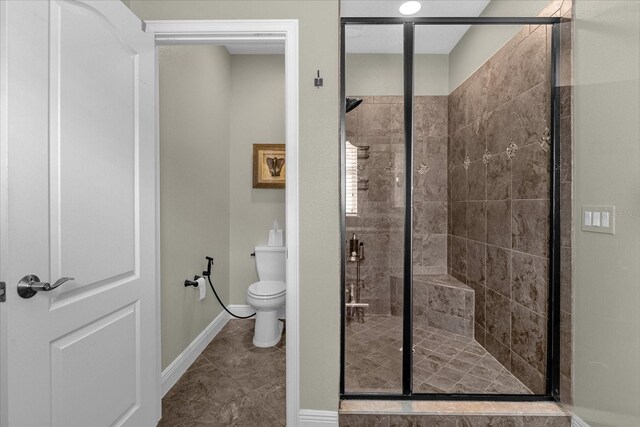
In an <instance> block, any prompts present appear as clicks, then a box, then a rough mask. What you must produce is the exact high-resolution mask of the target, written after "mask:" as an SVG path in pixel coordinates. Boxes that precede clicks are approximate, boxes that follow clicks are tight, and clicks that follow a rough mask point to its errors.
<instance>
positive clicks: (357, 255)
mask: <svg viewBox="0 0 640 427" xmlns="http://www.w3.org/2000/svg"><path fill="white" fill-rule="evenodd" d="M348 255H349V256H348V258H347V260H348V261H349V262H355V263H356V280H355V282H351V283H349V284H348V285H347V289H346V290H345V291H346V295H345V296H346V303H345V306H346V309H347V313H346V316H347V319H348V320H352V319H356V320H357V321H358V322H360V323H364V309H365V308H369V304H368V303H363V302H360V291H361V290H362V289H364V281H362V280H361V279H360V263H361V262H362V261H364V260H365V256H364V243H362V242H360V241H359V240H358V237H357V236H356V235H355V234H354V235H353V236H352V237H351V239H350V240H349V254H348Z"/></svg>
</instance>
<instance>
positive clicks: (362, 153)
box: [358, 145, 371, 160]
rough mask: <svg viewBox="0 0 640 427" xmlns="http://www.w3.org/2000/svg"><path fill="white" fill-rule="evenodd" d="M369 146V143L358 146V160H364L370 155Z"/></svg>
mask: <svg viewBox="0 0 640 427" xmlns="http://www.w3.org/2000/svg"><path fill="white" fill-rule="evenodd" d="M370 148H371V146H370V145H360V146H358V159H360V160H366V159H368V158H369V157H370V154H369V149H370Z"/></svg>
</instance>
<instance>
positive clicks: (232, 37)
mask: <svg viewBox="0 0 640 427" xmlns="http://www.w3.org/2000/svg"><path fill="white" fill-rule="evenodd" d="M146 25H147V31H148V32H152V33H154V34H155V40H156V45H157V46H163V45H196V44H217V45H220V44H224V45H227V44H230V45H233V44H245V45H247V44H253V45H255V46H265V47H267V48H269V46H271V47H273V46H274V45H284V50H283V51H284V57H285V66H284V69H285V122H286V123H285V141H283V142H285V144H286V164H287V172H286V184H285V203H286V208H285V210H286V212H285V216H286V224H285V230H286V234H285V236H286V247H287V267H286V269H287V273H286V276H287V279H286V283H287V289H286V319H287V321H286V327H287V332H286V339H287V345H286V391H287V393H286V413H287V415H286V417H287V422H288V423H294V422H295V420H297V417H298V412H299V400H298V397H299V374H298V373H299V368H298V366H299V329H298V327H299V308H298V307H299V291H298V276H299V267H298V235H299V234H298V233H299V227H298V200H299V197H298V177H299V175H298V113H297V108H298V35H297V34H298V27H297V21H295V20H278V21H270V20H265V21H251V22H245V21H193V22H188V21H149V22H147V23H146ZM156 94H157V92H156ZM240 314H242V313H240ZM247 314H248V313H247Z"/></svg>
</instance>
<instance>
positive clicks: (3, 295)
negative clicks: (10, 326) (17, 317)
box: [0, 282, 7, 302]
mask: <svg viewBox="0 0 640 427" xmlns="http://www.w3.org/2000/svg"><path fill="white" fill-rule="evenodd" d="M6 300H7V284H6V283H4V282H0V302H5V301H6Z"/></svg>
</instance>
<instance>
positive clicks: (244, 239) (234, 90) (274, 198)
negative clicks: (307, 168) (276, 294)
mask: <svg viewBox="0 0 640 427" xmlns="http://www.w3.org/2000/svg"><path fill="white" fill-rule="evenodd" d="M284 126H285V117H284V55H232V56H231V138H230V145H231V148H230V150H231V151H230V160H231V170H230V173H231V180H230V190H231V191H230V194H231V223H230V230H231V245H230V248H229V250H230V275H229V277H230V288H231V289H230V299H229V301H230V303H231V304H246V296H247V288H248V287H249V285H251V283H253V282H255V281H256V280H258V276H257V274H256V269H255V258H252V257H250V256H249V254H251V252H253V248H254V247H255V246H256V245H259V244H260V245H264V244H266V243H267V236H268V230H269V229H270V228H271V226H272V223H273V220H274V219H277V220H278V223H279V224H280V228H284V226H285V204H284V202H285V200H284V191H285V190H284V189H264V188H255V189H254V188H252V185H253V163H252V156H253V144H264V143H274V144H276V143H280V144H281V143H284ZM222 161H223V159H222V158H218V160H217V161H216V164H219V163H221V162H222Z"/></svg>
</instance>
